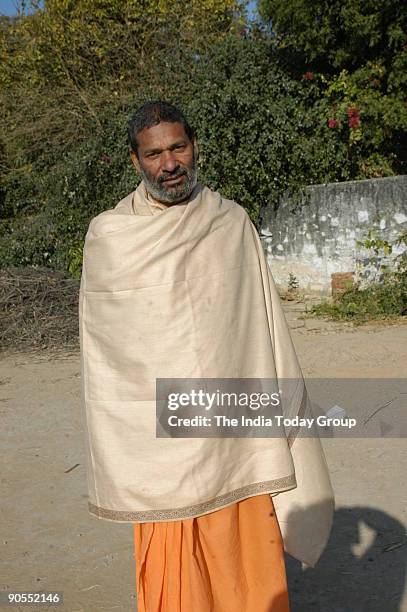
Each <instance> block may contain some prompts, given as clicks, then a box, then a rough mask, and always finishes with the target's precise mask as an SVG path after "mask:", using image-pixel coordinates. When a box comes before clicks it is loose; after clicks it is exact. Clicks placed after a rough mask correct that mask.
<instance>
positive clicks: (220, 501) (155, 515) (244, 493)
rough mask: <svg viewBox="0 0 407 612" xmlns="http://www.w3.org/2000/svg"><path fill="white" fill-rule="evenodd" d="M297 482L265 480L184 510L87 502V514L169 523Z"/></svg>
mask: <svg viewBox="0 0 407 612" xmlns="http://www.w3.org/2000/svg"><path fill="white" fill-rule="evenodd" d="M296 484H297V482H296V479H295V475H294V474H290V476H285V477H283V478H277V479H275V480H266V481H264V482H255V483H253V484H250V485H246V486H245V487H241V488H240V489H235V490H234V491H231V492H230V493H225V494H224V495H219V497H215V498H214V499H211V500H209V501H207V502H203V503H201V504H195V505H194V506H186V507H184V508H175V509H167V510H136V511H133V512H128V511H126V510H107V509H106V508H101V507H99V506H96V505H95V504H92V503H91V502H88V507H89V512H90V513H91V514H94V515H95V516H97V517H99V518H105V519H108V520H111V521H128V522H131V521H134V522H136V523H143V522H146V521H170V520H182V519H189V518H195V517H198V516H201V515H202V514H208V513H209V512H213V511H215V510H219V509H220V508H221V507H224V506H227V505H229V504H231V503H234V502H237V501H241V500H242V499H245V498H247V497H252V496H254V495H259V494H261V493H274V492H275V491H277V490H278V492H280V491H281V492H282V491H287V490H288V489H292V488H294V487H295V486H296Z"/></svg>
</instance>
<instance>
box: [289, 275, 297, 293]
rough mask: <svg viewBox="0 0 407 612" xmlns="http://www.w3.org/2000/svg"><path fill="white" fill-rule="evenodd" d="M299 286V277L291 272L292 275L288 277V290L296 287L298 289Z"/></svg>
mask: <svg viewBox="0 0 407 612" xmlns="http://www.w3.org/2000/svg"><path fill="white" fill-rule="evenodd" d="M298 287H299V283H298V280H297V277H296V276H295V275H294V274H292V273H291V272H290V275H289V277H288V290H289V291H294V290H295V289H298Z"/></svg>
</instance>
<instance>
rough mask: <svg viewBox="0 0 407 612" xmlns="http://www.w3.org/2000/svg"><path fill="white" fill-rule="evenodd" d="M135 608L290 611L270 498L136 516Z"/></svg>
mask: <svg viewBox="0 0 407 612" xmlns="http://www.w3.org/2000/svg"><path fill="white" fill-rule="evenodd" d="M134 542H135V559H136V588H137V597H138V612H289V603H288V592H287V580H286V573H285V564H284V553H283V544H282V538H281V532H280V528H279V525H278V521H277V517H276V515H275V513H274V506H273V502H272V498H271V497H270V495H269V494H266V495H257V496H255V497H250V498H248V499H245V500H243V501H240V502H238V503H236V504H233V505H231V506H227V507H226V508H223V509H221V510H217V511H216V512H211V513H210V514H206V515H203V516H200V517H197V518H192V519H188V520H182V521H169V522H162V523H160V522H156V523H135V524H134Z"/></svg>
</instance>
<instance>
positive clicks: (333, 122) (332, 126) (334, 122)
mask: <svg viewBox="0 0 407 612" xmlns="http://www.w3.org/2000/svg"><path fill="white" fill-rule="evenodd" d="M338 126H339V121H338V120H337V119H328V127H329V128H330V129H331V130H333V129H335V128H337V127H338Z"/></svg>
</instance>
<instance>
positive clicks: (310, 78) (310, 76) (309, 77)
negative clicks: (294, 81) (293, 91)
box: [302, 70, 314, 81]
mask: <svg viewBox="0 0 407 612" xmlns="http://www.w3.org/2000/svg"><path fill="white" fill-rule="evenodd" d="M302 78H303V79H305V80H306V81H313V80H314V73H313V72H311V71H309V70H308V72H305V73H304V74H303V75H302Z"/></svg>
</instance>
